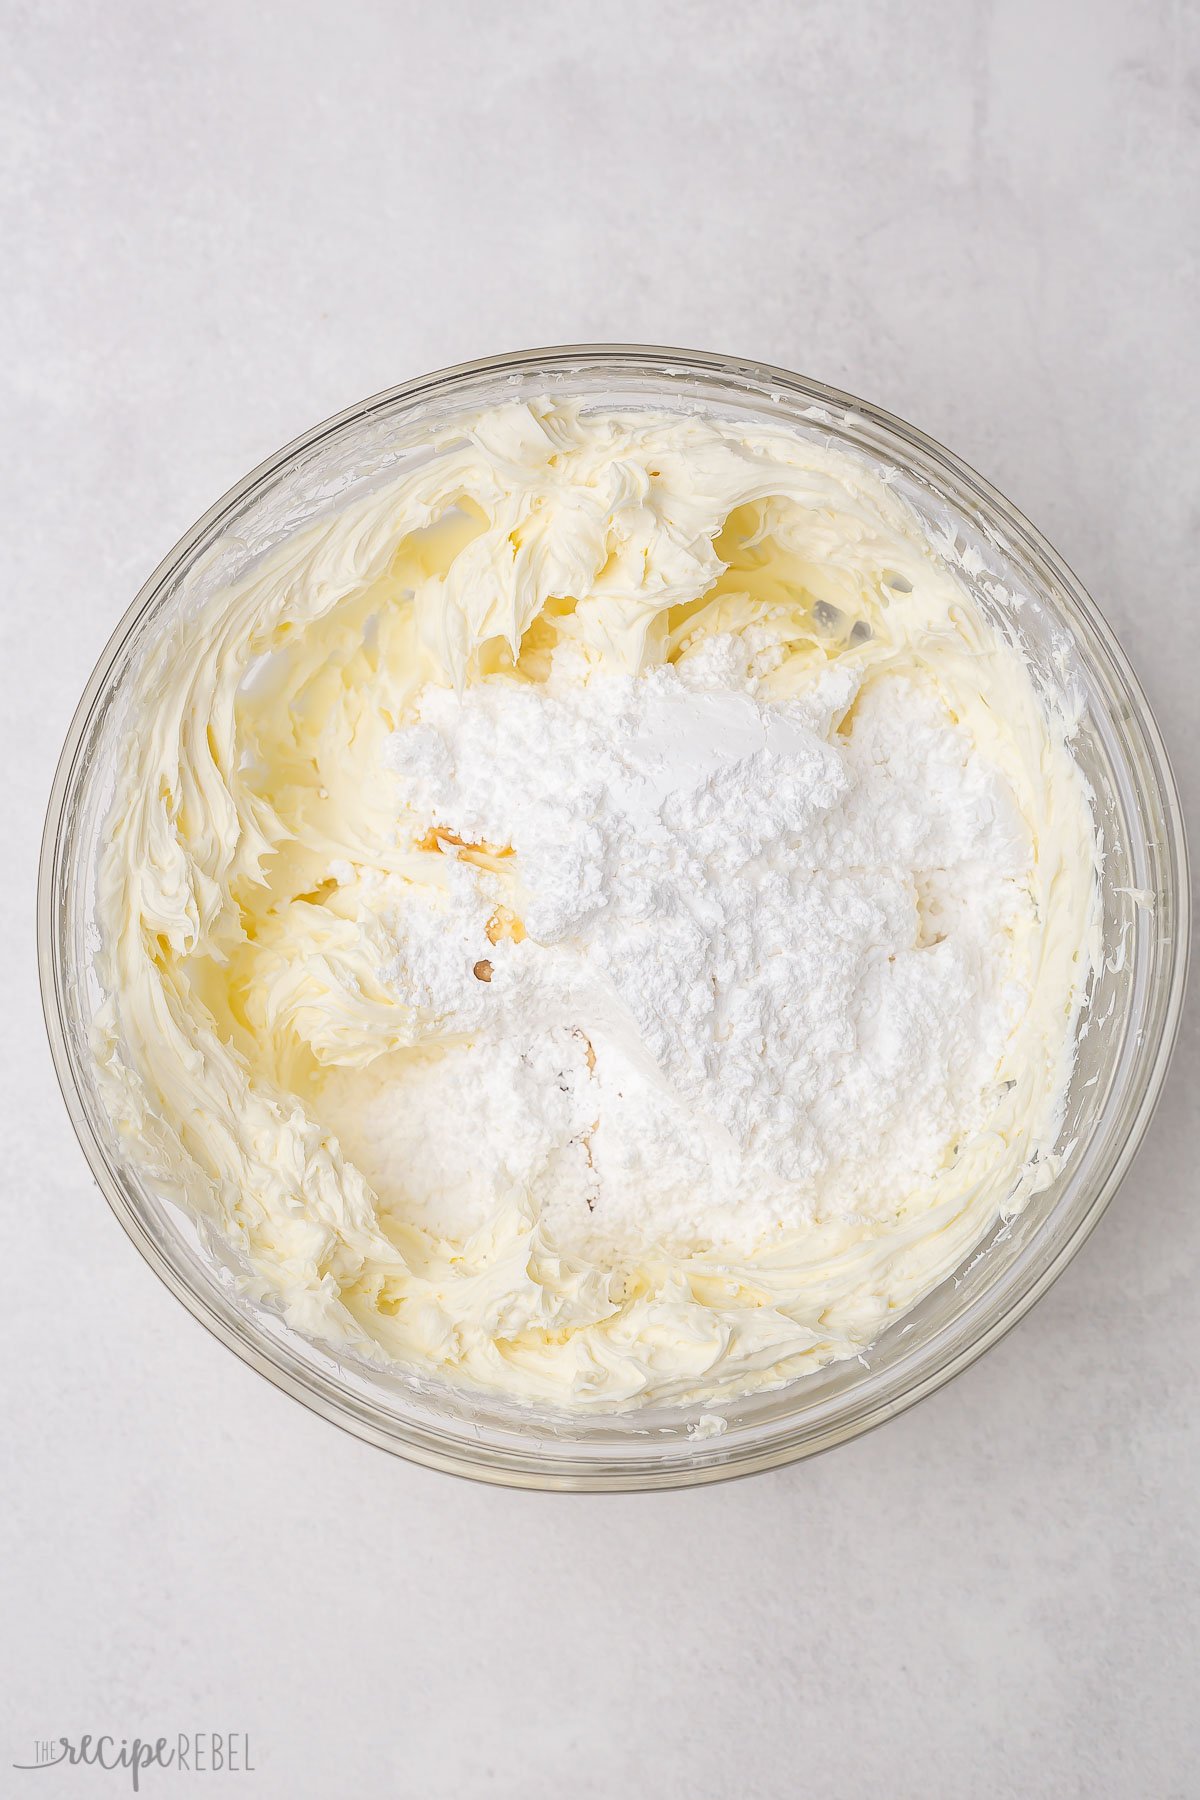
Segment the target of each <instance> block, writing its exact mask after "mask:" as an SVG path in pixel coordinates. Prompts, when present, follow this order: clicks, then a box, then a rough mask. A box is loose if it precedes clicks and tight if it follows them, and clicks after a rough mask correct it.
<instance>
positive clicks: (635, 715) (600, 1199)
mask: <svg viewBox="0 0 1200 1800" xmlns="http://www.w3.org/2000/svg"><path fill="white" fill-rule="evenodd" d="M435 449H436V454H434V455H432V456H431V457H430V458H429V459H428V460H427V461H424V462H422V463H421V464H420V465H419V466H417V467H415V468H411V469H409V470H407V471H406V472H405V473H403V474H402V475H401V476H400V477H399V478H398V479H395V480H393V481H392V483H391V485H389V486H388V487H386V488H382V489H380V490H378V491H376V492H374V493H373V494H371V495H370V496H368V497H367V498H366V499H360V500H358V501H356V502H355V503H354V504H353V505H351V506H349V507H347V508H346V509H345V510H344V511H343V512H342V513H341V514H340V515H339V516H337V517H336V518H334V519H332V520H330V521H326V522H324V523H322V524H320V525H317V526H313V527H311V528H309V529H308V530H306V531H305V532H302V533H300V534H299V535H297V536H296V537H295V538H293V539H292V540H290V541H289V542H288V543H287V544H285V545H284V546H283V547H282V548H281V549H280V550H278V551H276V552H275V553H273V554H272V555H271V556H270V558H269V559H267V560H266V561H264V562H263V563H262V564H261V565H260V566H259V567H258V568H256V569H255V570H253V571H252V572H251V573H250V574H249V575H248V576H247V577H246V578H245V579H244V580H242V581H241V582H240V583H239V584H238V585H237V586H235V587H233V588H230V589H228V590H226V591H224V592H222V593H220V594H218V595H217V596H216V597H215V598H213V599H211V600H210V601H209V602H207V604H206V605H205V606H204V608H203V609H202V610H201V612H200V613H199V614H198V615H195V616H192V617H190V618H188V619H187V620H186V621H183V620H179V619H176V620H175V621H174V622H172V623H170V624H169V625H168V626H167V627H166V628H165V629H164V631H163V634H162V636H161V637H160V638H159V640H158V641H157V643H156V644H155V645H154V646H153V648H152V650H151V651H150V653H149V654H148V656H147V658H146V661H145V664H144V666H143V668H142V670H141V671H140V673H139V676H138V681H137V693H136V695H135V700H134V710H133V714H132V719H131V729H130V731H129V733H128V736H127V739H126V748H125V753H124V758H123V762H122V765H121V767H120V769H119V771H118V776H117V787H116V797H115V801H114V804H113V808H112V812H111V815H110V818H109V821H108V828H107V832H106V838H105V845H104V848H103V851H102V853H101V862H100V871H99V881H98V901H97V923H98V926H99V931H100V938H101V948H100V951H99V952H98V955H97V958H96V970H97V975H98V978H99V980H100V983H101V985H102V987H103V989H104V991H105V994H106V1003H105V1006H104V1009H103V1011H102V1014H101V1025H100V1029H99V1032H98V1037H97V1054H98V1057H99V1061H100V1064H101V1070H102V1076H103V1081H104V1089H105V1093H106V1096H107V1098H108V1103H109V1105H110V1107H111V1109H112V1111H113V1114H114V1117H115V1119H116V1120H117V1123H118V1127H119V1129H120V1131H121V1132H122V1134H123V1136H124V1138H125V1140H126V1142H127V1146H128V1154H129V1156H130V1158H131V1159H132V1160H133V1161H135V1162H136V1163H137V1164H138V1165H139V1166H140V1167H141V1168H142V1169H143V1170H144V1172H145V1173H146V1175H147V1176H148V1177H149V1178H150V1179H151V1180H152V1181H153V1182H154V1183H156V1184H157V1185H158V1186H159V1187H160V1188H161V1189H162V1190H163V1191H165V1192H167V1193H168V1194H169V1195H170V1196H171V1197H172V1198H174V1199H176V1200H178V1201H179V1202H180V1203H182V1204H184V1205H186V1206H187V1207H189V1208H191V1209H192V1210H193V1211H194V1212H195V1213H196V1214H198V1215H200V1216H201V1217H202V1218H203V1219H205V1220H206V1221H207V1223H208V1225H209V1227H210V1228H212V1229H215V1230H216V1231H218V1232H219V1233H221V1234H223V1235H224V1236H225V1237H226V1238H228V1239H229V1240H230V1241H231V1243H232V1244H233V1245H234V1246H235V1248H236V1249H237V1250H238V1251H239V1252H240V1253H241V1256H242V1258H243V1259H244V1264H245V1268H246V1271H247V1274H246V1284H247V1287H248V1289H249V1291H250V1292H251V1293H252V1294H253V1295H254V1296H256V1297H257V1298H259V1299H261V1300H264V1301H267V1302H269V1303H270V1304H272V1305H274V1306H275V1307H277V1308H278V1309H279V1310H280V1311H281V1312H282V1313H283V1315H284V1316H285V1317H286V1319H287V1320H288V1322H289V1323H290V1324H291V1325H292V1326H294V1327H295V1328H296V1329H297V1330H299V1331H301V1332H303V1333H306V1334H308V1335H309V1336H311V1337H314V1338H317V1339H320V1340H321V1341H323V1342H325V1343H328V1344H332V1345H334V1346H336V1347H339V1348H343V1349H352V1350H353V1351H355V1352H357V1353H358V1354H360V1355H363V1356H367V1357H369V1358H374V1359H380V1358H383V1359H395V1360H397V1361H398V1362H400V1363H401V1364H402V1365H407V1366H408V1367H410V1368H413V1369H415V1370H417V1371H420V1372H421V1373H423V1374H426V1375H428V1374H429V1373H431V1372H432V1373H436V1374H440V1375H443V1376H445V1377H446V1378H448V1379H450V1380H452V1381H456V1382H460V1383H466V1384H469V1385H476V1386H480V1385H481V1386H484V1387H486V1388H490V1389H492V1390H499V1391H501V1392H503V1393H504V1394H506V1395H510V1396H513V1397H517V1398H521V1399H527V1400H532V1401H537V1402H540V1403H543V1404H549V1405H557V1406H566V1407H571V1408H590V1409H599V1410H604V1409H614V1408H621V1407H626V1406H630V1405H634V1404H638V1403H643V1402H646V1401H648V1400H677V1401H694V1400H698V1399H704V1398H711V1397H713V1396H722V1395H729V1394H733V1393H739V1392H746V1391H749V1390H751V1389H753V1388H755V1387H760V1386H768V1385H777V1384H780V1383H782V1382H784V1381H787V1380H790V1379H792V1378H794V1377H795V1376H797V1375H800V1374H802V1373H805V1372H806V1371H809V1370H813V1369H816V1368H818V1367H820V1366H821V1365H823V1364H824V1363H827V1362H829V1361H831V1360H833V1359H835V1358H841V1357H848V1356H853V1355H855V1354H857V1353H859V1352H860V1351H861V1350H862V1349H864V1348H865V1347H867V1346H869V1345H870V1344H871V1343H872V1342H874V1340H875V1339H876V1338H877V1337H878V1336H879V1334H880V1333H881V1331H882V1330H883V1329H884V1328H885V1327H886V1326H887V1325H888V1324H889V1323H890V1322H891V1321H893V1320H894V1319H895V1318H897V1317H898V1316H899V1315H900V1314H902V1313H903V1312H904V1311H905V1310H906V1309H908V1308H910V1307H911V1306H913V1305H914V1304H915V1303H916V1302H917V1301H918V1300H920V1299H921V1298H922V1297H923V1296H924V1295H925V1294H927V1293H928V1292H930V1290H931V1289H932V1288H934V1287H935V1286H937V1285H938V1283H939V1282H941V1281H942V1280H943V1279H945V1278H946V1277H947V1276H948V1275H950V1274H952V1273H953V1272H954V1271H955V1269H956V1268H958V1266H959V1265H960V1264H961V1263H962V1262H963V1260H964V1259H965V1258H966V1257H967V1256H968V1255H969V1254H970V1252H971V1251H972V1250H973V1249H974V1247H975V1246H976V1245H977V1244H978V1243H979V1242H980V1240H981V1239H982V1238H983V1237H984V1236H985V1235H986V1233H987V1232H988V1230H989V1229H990V1228H991V1226H992V1225H993V1224H994V1223H995V1222H996V1220H997V1219H998V1218H999V1217H1000V1216H1001V1214H1002V1213H1003V1214H1010V1213H1013V1212H1016V1211H1018V1210H1019V1209H1020V1208H1021V1207H1022V1206H1023V1205H1024V1204H1025V1203H1026V1202H1027V1200H1028V1199H1029V1197H1030V1196H1031V1195H1032V1194H1033V1193H1035V1192H1037V1191H1038V1190H1039V1189H1040V1188H1042V1187H1044V1186H1045V1185H1046V1184H1047V1183H1048V1182H1049V1181H1051V1180H1052V1179H1053V1178H1054V1175H1055V1173H1056V1171H1057V1168H1058V1166H1059V1163H1058V1157H1057V1156H1056V1152H1055V1144H1056V1139H1057V1137H1058V1132H1059V1125H1060V1122H1061V1117H1062V1109H1063V1101H1064V1096H1065V1091H1066V1086H1067V1082H1068V1079H1069V1076H1070V1071H1071V1066H1072V1058H1073V1049H1074V1039H1075V1028H1076V1023H1077V1019H1078V1015H1079V1011H1080V1007H1081V1005H1082V1003H1083V998H1084V994H1085V990H1086V984H1087V980H1088V975H1089V972H1090V969H1091V966H1092V961H1093V958H1094V955H1095V945H1096V934H1097V923H1096V915H1097V903H1096V892H1097V881H1096V876H1097V867H1098V850H1097V841H1096V833H1095V829H1094V826H1093V821H1092V816H1091V811H1090V806H1089V796H1088V792H1087V788H1086V784H1085V782H1084V780H1083V778H1082V775H1081V773H1080V771H1079V769H1078V768H1077V766H1076V765H1075V763H1074V761H1073V759H1072V757H1071V753H1070V745H1069V738H1070V718H1069V709H1067V708H1066V707H1065V706H1061V705H1059V703H1058V702H1056V700H1055V698H1054V696H1049V695H1047V694H1045V693H1044V692H1041V691H1039V688H1038V686H1037V685H1036V684H1035V681H1034V679H1033V676H1032V674H1031V671H1030V668H1029V666H1028V665H1027V663H1026V661H1025V659H1024V658H1023V656H1022V654H1021V650H1020V645H1019V640H1018V637H1017V634H1016V632H1015V629H1014V628H1013V626H1012V624H1011V622H1010V623H1006V622H1005V621H1004V619H1003V617H1002V616H1001V615H1000V612H999V610H998V611H997V614H996V616H989V617H986V618H985V617H984V616H983V614H982V612H981V611H980V610H979V609H978V608H977V607H976V605H975V604H974V603H973V601H972V600H971V598H970V597H969V595H968V594H967V592H966V590H965V589H964V587H963V586H962V584H961V583H960V582H959V580H958V579H957V578H956V576H955V574H954V572H953V570H952V568H951V567H950V565H949V563H948V561H947V560H946V559H945V558H944V557H943V556H942V555H941V554H940V553H939V550H938V548H937V547H936V546H935V545H934V544H932V543H931V542H930V541H929V540H928V538H927V537H926V536H925V535H924V534H923V533H922V532H921V530H920V529H919V528H918V525H917V522H916V520H915V518H914V516H913V515H912V513H911V512H910V511H909V510H908V509H907V508H906V507H905V506H904V504H903V503H902V502H901V500H900V499H899V498H898V497H897V496H896V495H895V494H894V493H893V492H892V491H891V490H890V489H889V488H888V487H887V485H886V484H885V483H883V482H881V481H880V480H879V479H878V478H877V477H875V476H874V475H873V474H872V473H871V472H870V471H869V470H868V469H867V468H866V466H865V465H862V464H860V463H858V462H857V461H856V460H854V459H852V458H849V457H847V456H844V455H841V454H838V453H835V452H833V451H831V450H827V449H824V448H821V447H818V446H816V445H814V444H811V443H809V442H807V441H805V440H802V439H801V438H799V437H798V436H796V435H793V434H792V433H790V432H788V431H787V430H786V429H783V428H779V429H768V428H763V427H759V426H751V425H747V424H746V423H745V422H742V421H739V422H731V421H723V420H720V419H717V418H709V417H703V416H691V415H682V414H674V413H662V414H654V413H647V412H640V411H639V412H629V413H617V412H610V411H605V410H603V409H586V408H584V407H582V406H581V405H578V404H575V403H562V402H554V403H551V402H550V401H544V402H538V403H534V404H530V405H526V404H520V405H511V406H507V407H504V408H501V409H499V410H497V411H494V412H491V413H488V414H486V415H484V416H482V417H480V418H478V419H476V420H474V421H472V422H471V424H470V425H469V426H468V427H465V428H459V429H457V430H456V431H453V432H451V431H447V432H446V433H445V435H444V437H443V438H442V439H440V440H439V441H438V442H437V444H436V446H435Z"/></svg>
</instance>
